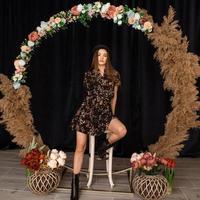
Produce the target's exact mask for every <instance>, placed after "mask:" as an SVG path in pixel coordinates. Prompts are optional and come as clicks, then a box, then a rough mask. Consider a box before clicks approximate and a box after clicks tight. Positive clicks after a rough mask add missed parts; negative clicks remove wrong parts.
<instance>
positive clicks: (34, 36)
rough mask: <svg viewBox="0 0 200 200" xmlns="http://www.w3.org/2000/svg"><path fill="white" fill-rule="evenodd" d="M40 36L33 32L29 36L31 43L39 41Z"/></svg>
mask: <svg viewBox="0 0 200 200" xmlns="http://www.w3.org/2000/svg"><path fill="white" fill-rule="evenodd" d="M39 37H40V36H39V35H38V33H37V32H36V31H33V32H32V33H30V34H29V35H28V39H29V40H30V41H32V42H35V41H36V40H38V39H39Z"/></svg>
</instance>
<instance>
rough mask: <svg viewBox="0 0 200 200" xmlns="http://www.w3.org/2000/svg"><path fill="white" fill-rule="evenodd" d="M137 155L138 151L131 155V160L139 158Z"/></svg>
mask: <svg viewBox="0 0 200 200" xmlns="http://www.w3.org/2000/svg"><path fill="white" fill-rule="evenodd" d="M137 156H138V154H137V153H133V154H132V156H131V162H133V161H136V160H137Z"/></svg>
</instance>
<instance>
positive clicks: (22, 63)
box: [18, 59, 26, 67]
mask: <svg viewBox="0 0 200 200" xmlns="http://www.w3.org/2000/svg"><path fill="white" fill-rule="evenodd" d="M18 64H19V66H20V67H23V66H24V65H25V64H26V62H25V61H24V60H22V59H20V60H18Z"/></svg>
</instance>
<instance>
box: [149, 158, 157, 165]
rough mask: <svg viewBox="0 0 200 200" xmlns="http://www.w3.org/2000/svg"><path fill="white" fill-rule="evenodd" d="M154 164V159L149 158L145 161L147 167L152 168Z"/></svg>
mask: <svg viewBox="0 0 200 200" xmlns="http://www.w3.org/2000/svg"><path fill="white" fill-rule="evenodd" d="M155 164H156V159H155V157H153V156H151V157H149V158H148V159H147V165H148V166H154V165H155Z"/></svg>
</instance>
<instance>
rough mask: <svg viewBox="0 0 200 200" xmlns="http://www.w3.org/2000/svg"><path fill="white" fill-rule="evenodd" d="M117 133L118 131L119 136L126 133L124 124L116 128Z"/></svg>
mask: <svg viewBox="0 0 200 200" xmlns="http://www.w3.org/2000/svg"><path fill="white" fill-rule="evenodd" d="M118 133H119V135H120V137H124V136H125V135H126V133H127V129H126V127H125V126H120V127H119V128H118Z"/></svg>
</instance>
